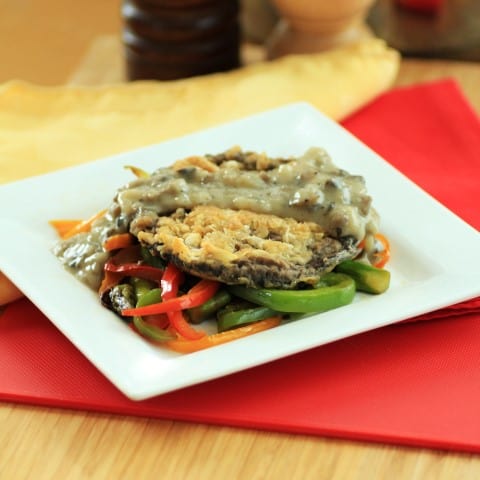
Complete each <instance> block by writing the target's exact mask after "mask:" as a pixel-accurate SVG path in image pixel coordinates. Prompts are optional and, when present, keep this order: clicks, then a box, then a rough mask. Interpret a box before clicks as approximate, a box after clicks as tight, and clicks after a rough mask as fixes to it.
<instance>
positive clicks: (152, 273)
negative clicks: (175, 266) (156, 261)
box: [105, 260, 163, 285]
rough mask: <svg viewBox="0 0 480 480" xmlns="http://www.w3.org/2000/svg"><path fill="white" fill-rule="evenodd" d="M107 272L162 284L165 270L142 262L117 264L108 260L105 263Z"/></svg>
mask: <svg viewBox="0 0 480 480" xmlns="http://www.w3.org/2000/svg"><path fill="white" fill-rule="evenodd" d="M105 271H106V272H113V273H122V274H123V275H124V276H125V277H139V278H143V279H145V280H152V281H154V282H157V283H158V284H159V285H160V282H161V281H162V275H163V270H162V269H161V268H157V267H151V266H150V265H144V264H141V263H124V264H122V265H116V264H115V263H114V262H112V261H110V260H109V261H108V262H107V263H106V264H105Z"/></svg>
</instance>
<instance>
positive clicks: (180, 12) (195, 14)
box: [122, 0, 241, 80]
mask: <svg viewBox="0 0 480 480" xmlns="http://www.w3.org/2000/svg"><path fill="white" fill-rule="evenodd" d="M239 10H240V8H239V2H238V0H123V4H122V17H123V24H124V28H123V45H124V52H125V61H126V70H127V77H128V79H129V80H140V79H156V80H173V79H178V78H185V77H192V76H196V75H204V74H208V73H213V72H220V71H226V70H230V69H233V68H236V67H238V66H239V64H240V36H241V29H240V19H239Z"/></svg>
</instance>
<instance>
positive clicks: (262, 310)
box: [217, 307, 278, 332]
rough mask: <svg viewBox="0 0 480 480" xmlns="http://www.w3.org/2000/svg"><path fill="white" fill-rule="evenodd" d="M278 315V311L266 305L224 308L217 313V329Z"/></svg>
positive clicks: (239, 325)
mask: <svg viewBox="0 0 480 480" xmlns="http://www.w3.org/2000/svg"><path fill="white" fill-rule="evenodd" d="M274 316H278V312H277V311H275V310H272V309H271V308H268V307H254V308H247V309H242V310H233V309H230V308H225V309H223V310H220V311H219V312H218V313H217V330H218V331H219V332H225V331H226V330H231V329H232V328H238V327H243V326H244V325H248V324H250V323H254V322H258V321H260V320H265V319H266V318H270V317H274Z"/></svg>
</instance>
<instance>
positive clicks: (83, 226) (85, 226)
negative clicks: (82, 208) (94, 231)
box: [62, 210, 107, 239]
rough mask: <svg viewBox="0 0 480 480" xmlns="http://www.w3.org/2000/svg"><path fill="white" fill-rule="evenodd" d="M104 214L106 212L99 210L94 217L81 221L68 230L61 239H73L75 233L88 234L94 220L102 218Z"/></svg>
mask: <svg viewBox="0 0 480 480" xmlns="http://www.w3.org/2000/svg"><path fill="white" fill-rule="evenodd" d="M106 212H107V211H106V210H101V211H100V212H97V213H96V214H95V215H92V216H91V217H90V218H89V219H87V220H83V221H82V222H80V223H79V224H78V225H75V226H74V227H73V228H71V229H70V230H68V231H67V232H66V233H65V234H64V236H63V237H62V238H64V239H66V238H70V237H73V236H74V235H77V233H82V232H89V231H90V229H91V228H92V223H93V222H94V221H95V220H98V219H99V218H101V217H103V216H104V215H105V213H106Z"/></svg>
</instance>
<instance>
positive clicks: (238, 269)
mask: <svg viewBox="0 0 480 480" xmlns="http://www.w3.org/2000/svg"><path fill="white" fill-rule="evenodd" d="M149 223H150V226H149V227H148V225H149ZM145 226H147V228H145V229H144V230H143V231H141V232H139V233H138V239H139V240H140V242H141V243H142V244H143V245H145V246H146V247H147V248H149V250H150V251H151V252H152V253H153V254H154V255H160V256H161V257H162V258H164V259H166V260H168V261H171V262H173V263H175V264H176V265H177V266H178V267H180V268H181V269H182V270H185V271H187V272H189V273H191V274H193V275H198V276H200V277H203V278H211V279H215V280H220V281H222V282H224V283H227V284H243V285H247V286H250V287H257V288H261V287H264V288H293V287H295V286H297V285H301V284H315V283H316V282H317V281H318V279H319V277H320V275H321V274H323V273H325V272H326V271H329V270H331V269H332V268H333V267H334V266H335V265H336V264H337V263H338V262H339V261H342V260H344V259H347V258H351V257H352V256H353V254H354V253H355V248H354V247H353V245H352V246H345V245H343V244H342V243H341V242H340V241H339V240H336V239H333V238H331V237H328V236H326V235H325V233H324V232H323V230H322V229H321V227H320V226H319V225H317V224H316V223H313V222H299V221H296V220H294V219H291V218H280V217H277V216H274V215H268V214H258V213H253V212H250V211H246V210H239V211H236V210H231V209H222V208H218V207H214V206H198V207H196V208H194V209H193V210H192V211H190V212H186V211H185V210H184V209H178V210H177V211H176V212H175V213H174V214H173V215H171V216H163V217H158V218H156V219H150V222H148V221H145Z"/></svg>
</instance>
